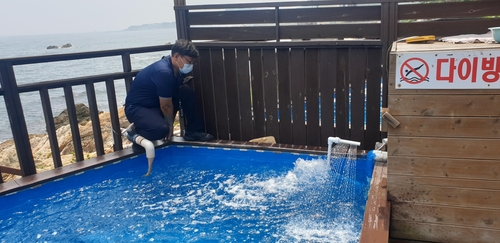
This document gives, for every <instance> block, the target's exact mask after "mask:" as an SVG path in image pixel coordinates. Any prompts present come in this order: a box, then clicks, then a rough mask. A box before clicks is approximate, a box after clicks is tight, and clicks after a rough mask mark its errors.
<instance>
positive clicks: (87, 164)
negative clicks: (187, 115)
mask: <svg viewBox="0 0 500 243" xmlns="http://www.w3.org/2000/svg"><path fill="white" fill-rule="evenodd" d="M154 144H155V148H156V149H159V148H162V147H166V146H170V145H189V146H206V147H229V148H239V149H259V150H268V151H276V152H292V153H293V152H297V153H309V154H320V155H321V154H325V155H326V151H327V148H326V147H321V146H306V145H292V144H278V143H275V144H269V143H254V142H244V141H229V140H213V141H210V142H196V141H194V142H193V141H184V139H183V138H182V137H174V138H173V139H172V141H170V142H161V141H156V142H155V143H154ZM362 154H365V151H364V150H358V156H361V155H362ZM136 155H138V154H136V153H134V152H133V151H132V148H125V149H123V150H120V151H116V152H113V153H109V154H105V155H102V156H98V157H96V158H92V159H88V160H84V161H80V162H76V163H73V164H69V165H65V166H62V167H59V168H55V169H53V170H48V171H43V172H40V173H37V174H34V175H30V176H26V177H22V178H19V179H16V180H12V181H6V182H4V183H0V196H2V195H6V194H9V193H13V192H16V191H19V190H22V189H26V188H29V187H33V186H36V185H39V184H42V183H45V182H47V181H51V180H55V179H58V178H61V177H64V176H67V175H71V174H75V173H78V172H80V171H84V170H87V169H90V168H94V167H98V166H101V165H106V164H109V163H112V162H116V161H119V160H123V159H127V158H129V157H132V156H136Z"/></svg>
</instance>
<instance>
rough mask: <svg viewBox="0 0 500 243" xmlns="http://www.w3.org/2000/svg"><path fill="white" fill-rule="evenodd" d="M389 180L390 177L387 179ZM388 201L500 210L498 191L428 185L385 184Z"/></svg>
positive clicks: (499, 194)
mask: <svg viewBox="0 0 500 243" xmlns="http://www.w3.org/2000/svg"><path fill="white" fill-rule="evenodd" d="M388 179H389V180H390V176H389V178H388ZM387 188H388V190H387V191H388V196H387V197H388V200H390V201H391V202H393V203H396V202H406V203H412V204H433V205H448V206H460V207H474V208H483V209H494V210H498V209H500V205H499V204H498V202H499V200H500V193H499V192H500V191H499V190H491V189H470V188H457V187H445V186H429V185H404V186H402V185H396V184H393V183H391V182H388V183H387Z"/></svg>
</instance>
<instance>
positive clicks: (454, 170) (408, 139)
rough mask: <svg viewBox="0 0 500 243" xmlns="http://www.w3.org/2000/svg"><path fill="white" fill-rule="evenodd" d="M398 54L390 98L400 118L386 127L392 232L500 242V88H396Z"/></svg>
mask: <svg viewBox="0 0 500 243" xmlns="http://www.w3.org/2000/svg"><path fill="white" fill-rule="evenodd" d="M437 44H438V43H435V44H434V45H437ZM402 45H404V44H399V45H398V50H400V48H402ZM449 45H452V44H448V46H449ZM480 45H484V44H480ZM407 46H408V45H407ZM492 46H495V45H492ZM414 48H416V47H414ZM454 48H467V47H465V46H464V45H461V46H455V47H454ZM496 48H498V45H496ZM394 55H395V54H391V63H390V67H391V70H390V73H389V74H390V78H389V99H388V104H389V111H390V113H391V114H392V115H393V116H394V117H395V118H396V119H398V120H399V121H400V122H401V125H400V126H399V127H398V128H396V129H394V128H391V127H389V130H388V138H389V144H388V154H389V157H388V183H387V184H388V199H389V200H390V201H392V216H391V231H390V233H391V237H393V238H403V239H411V240H419V241H430V242H498V241H499V239H500V204H499V202H500V193H499V192H500V150H499V147H500V136H499V131H500V109H498V107H500V90H396V89H394V80H395V70H394V69H395V68H394V67H395V56H394ZM396 71H397V70H396Z"/></svg>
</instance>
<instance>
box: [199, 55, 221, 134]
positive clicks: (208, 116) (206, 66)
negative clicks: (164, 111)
mask: <svg viewBox="0 0 500 243" xmlns="http://www.w3.org/2000/svg"><path fill="white" fill-rule="evenodd" d="M199 64H200V76H199V77H198V79H200V83H201V85H202V88H201V89H202V93H203V110H204V113H205V127H206V129H207V132H208V133H210V134H212V135H214V137H216V138H218V135H217V118H216V116H215V98H214V88H213V83H212V65H211V57H210V50H209V49H202V50H200V58H199Z"/></svg>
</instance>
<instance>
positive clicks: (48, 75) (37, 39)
mask: <svg viewBox="0 0 500 243" xmlns="http://www.w3.org/2000/svg"><path fill="white" fill-rule="evenodd" d="M176 39H177V32H176V29H175V28H163V29H149V30H133V31H131V30H123V31H110V32H92V33H73V34H55V35H35V36H0V59H5V58H15V57H28V56H44V55H56V54H65V53H79V52H90V51H102V50H114V49H121V48H132V47H145V46H156V45H164V44H169V43H174V42H175V40H176ZM67 43H69V44H71V47H70V48H58V49H47V47H48V46H51V45H55V46H59V47H61V46H63V45H65V44H67ZM169 54H170V52H169V51H162V52H151V53H141V54H133V55H131V62H132V69H133V70H137V69H142V68H144V67H146V66H147V65H149V64H151V63H153V62H155V61H156V60H159V59H160V58H161V57H162V56H165V55H169ZM121 71H123V67H122V61H121V57H119V56H116V57H104V58H92V59H84V60H74V61H61V62H50V63H42V64H28V65H19V66H14V73H15V76H16V82H17V84H18V85H23V84H31V83H37V82H44V81H52V80H59V79H65V78H74V77H83V76H89V75H97V74H106V73H113V72H121ZM95 89H96V96H97V104H98V109H99V110H101V111H109V106H108V100H107V96H106V87H105V84H104V82H101V83H97V84H96V85H95ZM115 89H116V99H117V100H116V101H117V104H118V106H122V105H123V104H124V101H125V96H126V92H125V82H124V80H115ZM49 95H50V100H51V105H52V113H53V115H54V116H57V115H59V114H60V113H61V112H62V111H63V110H64V109H66V108H67V107H66V102H65V99H64V92H63V90H62V88H60V89H52V90H49ZM73 95H74V98H75V103H84V104H86V105H87V106H88V100H87V93H86V91H85V86H84V85H79V86H74V87H73ZM2 101H3V102H0V142H3V141H6V140H9V139H12V132H11V129H10V122H9V117H8V115H7V110H6V106H5V102H4V100H2ZM21 103H22V105H23V113H24V116H25V119H26V124H27V127H28V133H29V134H40V133H46V125H45V118H44V115H43V110H42V106H41V101H40V94H39V93H38V92H29V93H22V94H21Z"/></svg>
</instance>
